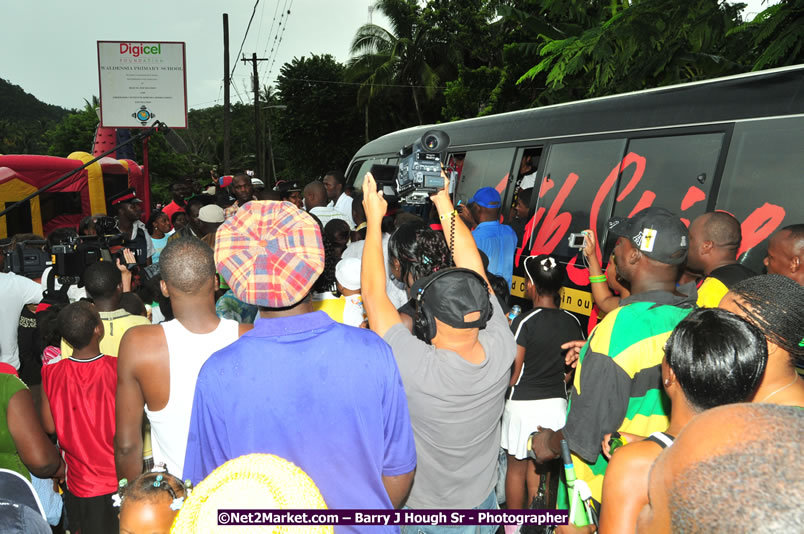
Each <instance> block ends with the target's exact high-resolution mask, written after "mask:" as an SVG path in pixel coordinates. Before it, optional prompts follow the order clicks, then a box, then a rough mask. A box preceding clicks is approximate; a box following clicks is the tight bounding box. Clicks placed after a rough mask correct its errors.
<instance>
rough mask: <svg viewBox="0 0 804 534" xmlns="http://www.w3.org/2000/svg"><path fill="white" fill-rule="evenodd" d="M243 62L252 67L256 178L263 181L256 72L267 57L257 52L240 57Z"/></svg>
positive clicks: (263, 150) (258, 87)
mask: <svg viewBox="0 0 804 534" xmlns="http://www.w3.org/2000/svg"><path fill="white" fill-rule="evenodd" d="M241 61H242V62H243V63H246V62H247V61H251V66H252V68H253V69H254V74H253V80H252V82H253V83H254V137H255V142H256V145H257V147H256V157H257V178H259V179H260V180H262V181H263V182H264V183H268V182H266V180H267V178H268V177H267V176H266V174H265V149H264V148H263V146H262V129H263V126H262V120H261V119H260V79H259V75H258V74H257V62H258V61H268V58H258V57H257V53H256V52H255V53H253V54H251V59H247V58H243V59H241Z"/></svg>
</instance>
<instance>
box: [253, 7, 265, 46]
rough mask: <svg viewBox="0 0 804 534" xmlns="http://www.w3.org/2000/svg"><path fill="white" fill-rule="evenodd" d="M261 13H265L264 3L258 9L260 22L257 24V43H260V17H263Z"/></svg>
mask: <svg viewBox="0 0 804 534" xmlns="http://www.w3.org/2000/svg"><path fill="white" fill-rule="evenodd" d="M263 15H265V4H263V5H262V9H260V23H259V24H258V25H257V41H256V43H257V44H259V43H260V36H261V35H262V17H263ZM255 48H256V47H255Z"/></svg>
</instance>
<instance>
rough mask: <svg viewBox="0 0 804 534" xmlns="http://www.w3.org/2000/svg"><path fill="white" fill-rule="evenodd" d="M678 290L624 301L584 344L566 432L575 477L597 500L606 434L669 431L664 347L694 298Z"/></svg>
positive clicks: (689, 287) (687, 289)
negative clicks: (587, 486) (665, 391)
mask: <svg viewBox="0 0 804 534" xmlns="http://www.w3.org/2000/svg"><path fill="white" fill-rule="evenodd" d="M679 292H681V293H685V294H687V295H688V296H679V295H674V294H672V293H668V292H665V291H649V292H646V293H641V294H637V295H632V296H631V297H629V298H627V299H623V301H622V302H621V304H620V307H619V308H617V309H616V310H614V311H613V312H611V313H609V314H608V315H606V317H605V318H604V319H603V321H601V322H600V323H599V324H598V325H597V327H596V328H595V329H594V330H593V331H592V334H591V335H590V336H589V340H588V341H587V343H586V345H584V347H583V348H582V349H581V354H580V359H579V362H578V367H577V369H576V371H575V380H574V382H573V387H572V393H571V395H570V401H569V411H568V413H567V424H566V426H565V427H564V437H565V439H566V440H567V444H568V445H569V447H570V450H571V451H572V452H573V455H572V460H573V463H574V464H575V474H576V476H577V478H578V479H581V480H585V481H586V483H587V484H589V488H590V489H591V490H592V497H593V498H594V499H595V501H597V502H598V503H599V502H600V497H601V494H602V492H603V475H604V473H605V472H606V467H607V465H608V462H607V461H606V457H605V456H603V454H602V451H601V449H600V443H601V441H603V436H605V435H606V434H608V433H610V432H614V431H615V430H617V431H620V432H628V433H631V434H638V435H640V436H649V435H650V434H651V433H653V432H657V431H664V430H667V425H668V423H669V414H670V401H669V399H668V398H667V395H666V394H665V393H664V389H663V388H662V370H661V364H662V358H663V357H664V344H665V342H666V341H667V339H668V338H669V337H670V333H671V332H672V331H673V329H674V328H675V327H676V325H677V324H678V323H679V322H681V320H682V319H683V318H684V317H686V316H687V315H688V314H689V313H690V312H691V311H692V310H693V309H694V307H695V301H696V298H697V295H696V291H695V285H694V284H688V285H686V286H684V287H683V288H679ZM565 497H566V491H559V499H560V500H559V503H561V499H562V498H565ZM564 500H565V499H564Z"/></svg>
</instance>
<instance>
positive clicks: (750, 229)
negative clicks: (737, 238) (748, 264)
mask: <svg viewBox="0 0 804 534" xmlns="http://www.w3.org/2000/svg"><path fill="white" fill-rule="evenodd" d="M784 216H785V211H784V208H783V207H781V206H777V205H775V204H769V203H767V202H765V203H764V204H763V205H762V206H760V207H758V208H757V209H755V210H754V211H753V212H752V213H751V215H749V216H748V217H746V218H745V220H744V221H743V224H742V232H743V240H742V243H740V250H739V251H738V252H737V256H738V257H739V256H740V254H742V253H743V252H746V251H748V250H749V249H752V248H754V247H755V246H757V245H759V244H760V243H761V242H762V241H764V240H765V239H766V238H767V237H768V236H770V235H771V234H772V233H773V232H774V231H775V230H776V229H777V228H778V227H779V225H780V224H782V221H783V220H784Z"/></svg>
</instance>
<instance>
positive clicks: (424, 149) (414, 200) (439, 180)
mask: <svg viewBox="0 0 804 534" xmlns="http://www.w3.org/2000/svg"><path fill="white" fill-rule="evenodd" d="M447 148H449V136H448V135H447V133H446V132H443V131H441V130H428V131H427V132H425V133H424V135H422V137H421V139H418V140H417V141H416V142H415V143H413V144H412V145H407V146H405V147H403V148H402V149H401V150H400V151H399V164H398V165H396V166H394V165H372V166H371V170H370V172H371V174H372V175H373V176H374V179H375V180H376V181H377V187H378V189H380V188H381V189H382V192H383V196H385V198H388V199H389V200H392V199H398V200H399V201H400V202H403V203H405V204H424V203H425V202H427V200H428V199H429V198H430V195H432V194H433V193H437V192H438V191H440V190H442V189H444V178H443V177H442V176H441V164H442V161H444V160H445V159H446V151H447ZM453 183H454V181H453Z"/></svg>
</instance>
